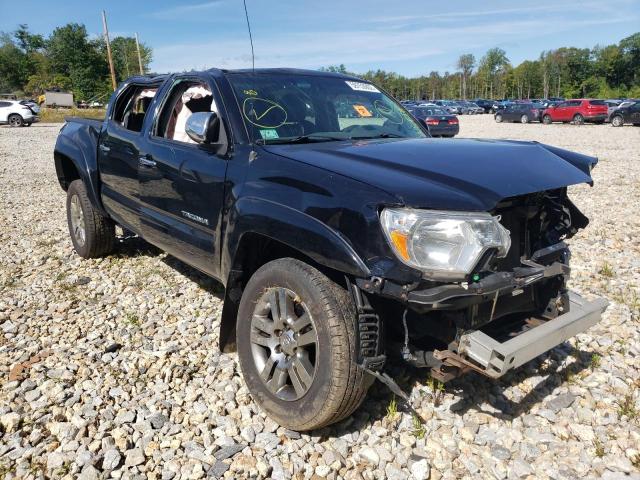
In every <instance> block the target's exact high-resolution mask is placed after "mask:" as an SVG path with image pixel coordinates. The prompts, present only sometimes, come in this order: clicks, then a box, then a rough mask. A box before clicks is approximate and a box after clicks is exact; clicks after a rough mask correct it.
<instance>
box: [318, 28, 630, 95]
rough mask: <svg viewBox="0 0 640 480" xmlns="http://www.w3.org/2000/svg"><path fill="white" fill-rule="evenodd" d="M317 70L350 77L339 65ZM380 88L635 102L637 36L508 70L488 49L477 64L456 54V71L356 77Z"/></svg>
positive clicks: (500, 55) (499, 52) (546, 54)
mask: <svg viewBox="0 0 640 480" xmlns="http://www.w3.org/2000/svg"><path fill="white" fill-rule="evenodd" d="M322 70H325V71H333V72H342V73H350V72H348V71H347V68H346V67H345V66H344V65H337V66H329V67H323V68H322ZM355 75H357V76H359V77H362V78H365V79H367V80H370V81H372V82H374V83H376V84H377V85H380V86H381V87H382V88H384V89H385V90H386V91H388V92H389V93H391V94H392V95H393V96H395V97H396V98H401V99H414V100H427V99H437V98H464V99H467V98H490V99H503V98H549V97H564V98H580V97H585V98H638V97H640V32H638V33H634V34H633V35H630V36H629V37H626V38H624V39H622V40H620V42H618V43H617V44H614V45H607V46H600V45H597V46H595V47H593V48H591V49H589V48H575V47H562V48H558V49H556V50H547V51H543V52H542V53H541V54H540V56H539V57H538V58H537V59H536V60H525V61H523V62H522V63H520V64H519V65H517V66H515V67H514V66H513V65H512V64H511V62H510V60H509V58H508V57H507V53H506V52H505V51H504V50H503V49H501V48H492V49H490V50H489V51H487V52H486V54H485V55H483V56H482V57H481V58H480V59H479V60H477V59H476V57H475V56H474V55H473V54H471V53H467V54H464V55H461V56H460V57H459V58H458V60H457V62H456V71H454V72H444V74H441V73H440V72H436V71H432V72H430V73H429V74H428V75H421V76H419V77H414V78H409V77H406V76H403V75H399V74H397V73H395V72H388V71H385V70H375V71H374V70H370V71H368V72H366V73H364V74H355Z"/></svg>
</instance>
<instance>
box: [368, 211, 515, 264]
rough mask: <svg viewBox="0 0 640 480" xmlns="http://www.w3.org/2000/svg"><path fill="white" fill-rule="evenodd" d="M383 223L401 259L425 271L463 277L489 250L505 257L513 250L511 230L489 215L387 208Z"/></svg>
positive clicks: (388, 237) (383, 214)
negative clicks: (511, 248)
mask: <svg viewBox="0 0 640 480" xmlns="http://www.w3.org/2000/svg"><path fill="white" fill-rule="evenodd" d="M380 220H381V223H382V229H383V230H384V233H385V235H386V237H387V240H388V241H389V243H390V244H391V247H392V248H393V251H394V252H395V254H396V255H397V256H398V257H399V258H400V260H402V261H403V262H404V263H406V264H407V265H410V266H412V267H415V268H417V269H420V270H422V271H424V272H430V273H435V274H438V273H440V274H449V275H454V276H464V275H467V274H469V273H471V270H472V269H473V267H474V266H475V265H476V263H477V262H478V260H479V259H480V257H481V256H482V254H483V253H484V252H486V251H487V250H488V249H490V248H495V249H497V254H498V257H504V256H506V255H507V252H508V251H509V247H511V238H510V236H509V230H507V229H506V228H504V227H503V226H502V225H500V222H499V221H498V218H497V217H492V216H491V215H490V214H489V213H484V212H478V213H476V212H469V213H464V212H462V213H461V212H443V211H436V210H411V209H404V208H386V209H384V210H383V211H382V214H381V216H380Z"/></svg>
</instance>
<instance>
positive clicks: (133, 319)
mask: <svg viewBox="0 0 640 480" xmlns="http://www.w3.org/2000/svg"><path fill="white" fill-rule="evenodd" d="M124 319H125V321H126V322H127V323H128V324H129V325H131V326H134V327H139V326H140V318H139V317H138V315H136V314H135V313H131V312H128V313H125V314H124Z"/></svg>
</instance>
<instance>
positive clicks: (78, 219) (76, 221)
mask: <svg viewBox="0 0 640 480" xmlns="http://www.w3.org/2000/svg"><path fill="white" fill-rule="evenodd" d="M70 210H71V212H70V213H71V231H72V233H73V237H74V238H75V239H76V242H77V243H78V245H80V246H81V247H82V246H83V245H84V242H85V240H86V230H85V224H84V215H83V214H82V205H80V198H78V196H77V195H74V196H73V197H71V205H70Z"/></svg>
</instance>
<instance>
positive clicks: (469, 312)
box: [356, 188, 607, 381]
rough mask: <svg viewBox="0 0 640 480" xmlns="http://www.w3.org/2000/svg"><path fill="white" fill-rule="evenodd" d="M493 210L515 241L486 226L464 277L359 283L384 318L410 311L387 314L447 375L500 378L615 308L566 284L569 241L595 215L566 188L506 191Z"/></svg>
mask: <svg viewBox="0 0 640 480" xmlns="http://www.w3.org/2000/svg"><path fill="white" fill-rule="evenodd" d="M489 213H490V215H491V217H493V218H494V219H498V221H499V223H500V225H501V227H504V229H506V230H507V231H508V233H509V237H510V238H509V240H510V246H509V247H508V248H507V251H505V249H504V248H502V247H501V245H503V244H504V242H503V243H502V244H501V243H500V241H499V239H498V241H496V240H495V239H494V237H495V236H496V235H498V234H495V235H494V234H492V233H491V231H490V230H489V229H488V227H486V226H481V227H478V231H479V232H480V233H478V235H483V236H484V237H483V240H482V241H483V242H484V243H485V244H486V245H489V246H488V247H487V248H485V249H483V250H478V249H476V252H480V253H478V259H477V261H475V260H474V262H475V263H474V266H473V267H472V268H471V269H469V271H465V272H464V274H463V276H461V277H460V273H459V272H456V273H455V274H456V275H458V276H459V278H458V279H457V280H448V279H445V278H443V275H442V274H439V275H430V274H428V273H427V274H425V275H423V278H422V279H421V280H420V281H417V282H414V283H412V284H408V285H407V284H399V283H394V282H392V281H389V280H388V279H384V278H379V277H374V278H370V279H360V280H357V282H356V284H357V286H358V287H359V289H361V290H362V291H364V292H367V293H370V294H375V295H369V296H368V297H369V298H370V299H371V304H372V306H373V309H374V310H375V311H376V312H377V313H378V314H380V315H381V316H382V317H383V318H389V319H391V318H395V319H397V318H402V320H403V321H402V322H398V321H386V322H384V323H385V326H387V328H388V329H389V332H388V333H389V335H390V336H391V337H392V338H394V342H395V344H396V345H397V347H398V349H399V351H400V352H401V354H402V357H403V358H404V359H405V360H406V361H408V362H410V363H412V364H413V365H416V366H420V367H429V368H431V369H432V375H433V376H434V377H436V378H438V379H440V380H442V381H446V380H449V379H451V378H454V377H455V376H458V375H460V374H462V373H464V372H466V371H469V370H475V371H478V372H480V373H482V374H484V375H487V376H489V377H494V378H495V377H499V376H501V375H503V374H504V373H506V372H507V371H508V370H510V369H512V368H516V367H518V366H520V365H522V364H524V363H525V362H527V361H529V360H531V359H533V358H535V357H536V356H538V355H540V354H542V353H544V352H546V351H547V350H549V349H551V348H553V347H554V346H556V345H558V344H559V343H561V342H563V341H565V340H567V339H568V338H570V337H572V336H574V335H575V334H577V333H580V332H582V331H584V330H586V329H587V328H589V327H591V326H592V325H594V324H595V323H597V322H598V321H599V320H600V318H601V313H602V312H603V311H604V310H605V309H606V307H607V302H606V301H605V300H602V299H598V300H596V301H593V302H587V301H586V300H584V299H582V298H581V297H579V296H578V295H577V294H575V293H572V292H569V290H568V289H567V280H568V279H569V275H570V268H569V259H570V252H569V248H568V246H567V245H566V243H565V242H564V241H565V240H567V239H569V238H571V237H572V236H573V235H574V234H575V233H576V232H577V231H578V230H580V229H582V228H584V227H586V226H587V224H588V219H587V218H586V217H585V216H584V215H583V214H582V213H581V212H580V211H579V210H578V209H577V208H576V207H575V205H573V203H572V202H571V201H570V200H569V198H568V196H567V189H566V188H560V189H555V190H549V191H544V192H537V193H533V194H527V195H521V196H517V197H512V198H508V199H505V200H503V201H501V202H499V203H498V204H497V205H496V206H495V208H494V209H493V210H492V211H490V212H489ZM430 228H431V227H430ZM433 228H435V227H433ZM474 228H475V227H474ZM428 234H429V233H428V232H427V234H426V235H428ZM491 235H493V237H491ZM485 237H486V238H488V239H489V240H485ZM388 238H391V237H389V236H388ZM434 238H436V239H437V240H438V241H440V242H441V243H440V244H438V248H440V247H442V248H445V247H446V248H451V246H450V245H449V244H447V236H446V235H441V236H440V237H434ZM390 241H393V240H390ZM492 242H493V243H492ZM494 244H495V246H493V247H492V246H491V245H494ZM401 247H402V245H401ZM407 248H408V249H411V248H412V247H411V245H409V246H408V247H407ZM456 254H457V255H464V254H465V252H463V251H461V250H458V251H456ZM408 256H409V255H408ZM436 260H437V259H436ZM393 300H395V301H393ZM398 300H399V302H398ZM398 349H396V350H398Z"/></svg>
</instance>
